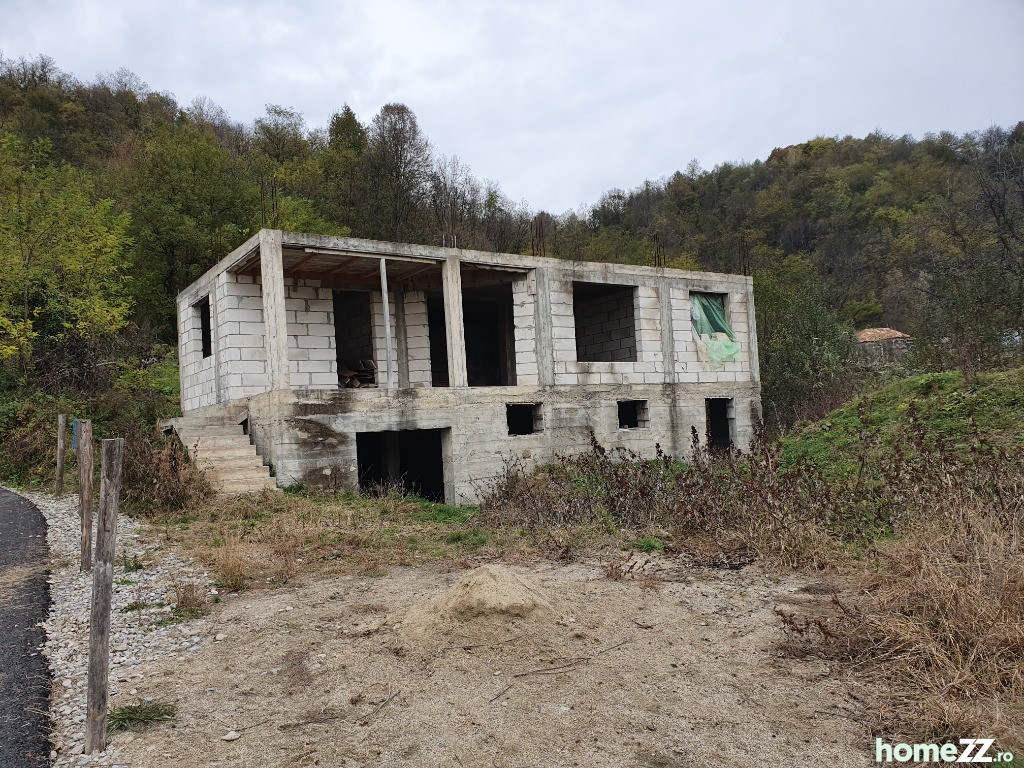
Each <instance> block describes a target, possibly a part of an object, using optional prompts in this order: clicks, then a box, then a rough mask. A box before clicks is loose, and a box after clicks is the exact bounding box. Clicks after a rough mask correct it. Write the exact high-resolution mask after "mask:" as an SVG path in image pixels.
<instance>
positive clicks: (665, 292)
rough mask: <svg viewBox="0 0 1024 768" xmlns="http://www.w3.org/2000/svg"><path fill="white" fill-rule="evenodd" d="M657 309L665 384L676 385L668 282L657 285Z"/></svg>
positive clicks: (670, 298)
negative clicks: (659, 318) (659, 313)
mask: <svg viewBox="0 0 1024 768" xmlns="http://www.w3.org/2000/svg"><path fill="white" fill-rule="evenodd" d="M658 298H659V299H660V301H659V302H658V307H659V310H660V312H661V360H662V365H664V366H665V383H666V384H675V383H676V344H675V333H674V331H675V328H674V326H673V325H672V287H671V285H669V281H668V280H662V281H661V282H659V283H658Z"/></svg>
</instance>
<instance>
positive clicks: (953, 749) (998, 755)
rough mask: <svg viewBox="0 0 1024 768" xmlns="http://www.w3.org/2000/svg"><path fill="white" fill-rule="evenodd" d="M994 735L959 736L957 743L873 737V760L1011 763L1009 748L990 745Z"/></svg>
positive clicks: (1011, 756) (892, 761)
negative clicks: (1001, 749) (1003, 749)
mask: <svg viewBox="0 0 1024 768" xmlns="http://www.w3.org/2000/svg"><path fill="white" fill-rule="evenodd" d="M994 742H995V739H960V744H959V745H957V744H952V743H946V744H886V743H885V742H884V741H882V740H881V739H875V762H876V763H1011V762H1013V753H1012V752H997V751H995V750H993V749H992V744H993V743H994Z"/></svg>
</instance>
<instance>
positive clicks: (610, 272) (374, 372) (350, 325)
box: [172, 230, 760, 503]
mask: <svg viewBox="0 0 1024 768" xmlns="http://www.w3.org/2000/svg"><path fill="white" fill-rule="evenodd" d="M178 324H179V351H180V361H181V405H182V411H183V413H184V416H183V417H182V418H180V419H176V420H174V422H173V424H172V426H173V428H174V429H175V430H176V431H177V433H178V434H179V435H180V436H181V438H182V440H183V441H184V442H185V444H186V445H187V446H189V448H190V449H191V450H192V452H193V455H194V456H195V457H196V459H197V460H198V461H200V463H201V464H202V465H203V466H204V467H205V468H206V469H207V470H208V474H209V475H210V476H211V478H212V479H213V482H214V483H215V485H217V486H218V487H220V488H221V489H222V490H223V491H225V492H242V491H248V490H255V489H258V488H261V487H272V486H274V485H276V486H279V487H287V486H289V485H293V484H304V485H308V486H320V487H326V488H330V489H355V488H369V487H373V486H377V485H382V484H396V485H402V486H404V487H405V489H407V490H408V491H412V492H415V493H417V494H420V495H421V496H424V497H426V498H429V499H434V500H443V501H446V502H448V503H466V502H474V501H476V500H477V499H478V498H479V497H480V494H481V491H482V489H483V488H484V486H485V484H486V482H487V481H488V479H489V478H493V477H495V476H497V475H498V474H500V473H501V471H502V468H503V464H504V462H505V461H506V460H507V459H508V458H509V457H511V456H515V457H517V458H518V459H519V460H520V461H522V462H524V463H525V464H526V465H527V467H529V466H532V465H536V464H541V463H545V462H548V461H551V460H552V459H553V458H554V457H555V456H556V454H558V453H567V452H578V451H585V450H588V449H589V447H590V440H591V437H590V435H591V433H593V434H594V435H595V436H596V438H597V440H598V441H600V442H601V443H602V444H603V445H605V446H608V447H614V446H624V447H626V448H629V449H632V450H633V451H636V452H637V453H639V454H641V455H642V456H653V455H654V454H655V450H656V449H655V446H656V445H657V444H660V445H661V446H662V448H663V449H664V450H665V451H666V452H669V453H672V454H674V455H680V456H681V455H685V454H686V453H687V451H688V450H689V447H690V442H691V430H692V429H694V428H695V429H696V431H697V433H698V435H699V436H700V439H701V440H707V441H709V443H710V444H711V445H714V446H719V447H723V448H724V447H728V446H737V447H741V448H743V447H745V446H746V445H747V443H748V442H749V440H750V438H751V434H752V425H753V424H754V423H755V422H756V420H757V419H758V418H759V416H760V383H759V376H758V363H757V338H756V332H755V328H754V303H753V293H752V285H751V279H750V278H749V277H743V276H738V275H725V274H714V273H703V272H684V271H679V270H673V269H665V268H652V267H638V266H627V265H619V264H598V263H590V262H573V261H563V260H559V259H547V258H532V257H527V256H516V255H511V254H497V253H483V252H477V251H466V250H457V249H451V248H437V247H430V246H420V245H405V244H399V243H385V242H376V241H371V240H358V239H353V238H344V237H327V236H319V235H304V234H295V233H291V232H280V231H277V230H262V231H260V232H259V233H258V234H257V235H255V236H253V237H252V238H251V239H250V240H248V241H247V242H245V243H244V244H243V245H241V246H240V247H238V248H237V249H235V250H234V251H233V252H232V253H231V254H230V255H228V256H227V257H226V258H225V259H223V260H222V261H221V262H220V263H219V264H217V265H216V266H215V267H213V268H212V269H211V270H210V271H209V272H207V273H206V274H205V275H203V276H202V277H201V278H200V279H199V280H197V281H196V282H195V283H193V284H192V285H190V286H189V287H188V288H187V289H185V290H184V291H182V292H181V294H179V296H178Z"/></svg>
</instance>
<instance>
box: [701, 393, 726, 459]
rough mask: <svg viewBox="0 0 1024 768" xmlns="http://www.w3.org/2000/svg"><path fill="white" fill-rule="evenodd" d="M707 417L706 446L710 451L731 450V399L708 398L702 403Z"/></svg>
mask: <svg viewBox="0 0 1024 768" xmlns="http://www.w3.org/2000/svg"><path fill="white" fill-rule="evenodd" d="M704 409H705V412H706V416H707V446H708V448H711V449H717V450H729V449H730V448H732V423H731V422H732V398H731V397H710V398H708V399H706V400H705V401H704Z"/></svg>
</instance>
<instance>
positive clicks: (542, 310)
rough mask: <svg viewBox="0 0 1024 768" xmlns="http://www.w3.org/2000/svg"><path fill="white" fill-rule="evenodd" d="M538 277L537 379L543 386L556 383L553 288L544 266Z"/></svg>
mask: <svg viewBox="0 0 1024 768" xmlns="http://www.w3.org/2000/svg"><path fill="white" fill-rule="evenodd" d="M534 274H535V275H536V277H537V295H536V296H535V297H534V298H535V301H534V303H533V306H534V310H535V311H536V313H537V314H536V316H535V317H534V334H535V335H534V343H535V344H536V345H537V347H536V350H537V379H538V381H539V382H540V385H541V386H542V387H550V386H554V383H555V347H554V342H553V341H552V335H551V288H550V282H549V281H548V272H547V269H545V268H544V267H537V269H536V270H535V271H534Z"/></svg>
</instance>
